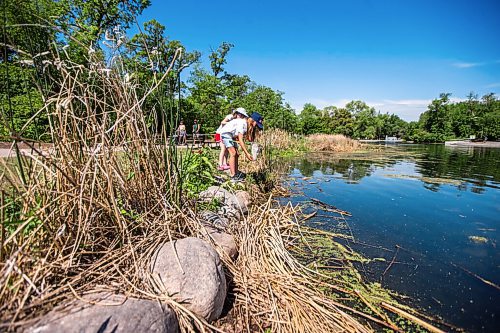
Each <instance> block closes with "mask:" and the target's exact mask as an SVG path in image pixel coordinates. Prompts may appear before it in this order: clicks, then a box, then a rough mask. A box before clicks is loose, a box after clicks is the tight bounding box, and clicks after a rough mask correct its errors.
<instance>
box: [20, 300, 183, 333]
mask: <svg viewBox="0 0 500 333" xmlns="http://www.w3.org/2000/svg"><path fill="white" fill-rule="evenodd" d="M25 332H28V333H66V332H84V333H91V332H92V333H95V332H102V333H105V332H106V333H107V332H110V333H111V332H113V333H115V332H116V333H118V332H121V333H125V332H156V333H177V332H179V323H178V321H177V316H176V314H175V312H174V311H173V310H172V309H170V308H169V307H168V306H166V305H162V304H160V303H158V302H155V301H151V300H146V299H136V298H127V297H126V296H124V295H118V294H112V293H95V294H90V295H86V296H85V297H84V300H74V301H72V302H70V303H68V305H67V307H66V308H65V309H64V310H53V311H52V312H49V313H48V314H47V315H45V316H44V317H42V318H41V320H39V321H38V322H37V323H36V324H35V325H34V326H32V327H30V328H28V329H26V330H25Z"/></svg>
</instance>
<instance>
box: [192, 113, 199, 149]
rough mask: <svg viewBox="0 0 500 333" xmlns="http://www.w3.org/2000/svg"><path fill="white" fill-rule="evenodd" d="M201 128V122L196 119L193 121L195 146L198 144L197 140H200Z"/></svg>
mask: <svg viewBox="0 0 500 333" xmlns="http://www.w3.org/2000/svg"><path fill="white" fill-rule="evenodd" d="M200 129H201V124H200V123H198V120H197V119H195V120H194V122H193V146H194V145H195V144H196V141H200Z"/></svg>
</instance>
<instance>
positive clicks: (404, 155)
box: [293, 145, 500, 194]
mask: <svg viewBox="0 0 500 333" xmlns="http://www.w3.org/2000/svg"><path fill="white" fill-rule="evenodd" d="M402 161H403V162H410V163H413V164H414V170H408V174H399V175H390V174H389V175H388V176H398V177H399V178H415V177H414V176H415V175H416V174H418V175H419V176H420V177H419V180H420V181H422V183H423V186H424V188H426V189H428V190H430V191H433V192H437V191H439V190H440V188H441V186H443V185H454V186H456V188H457V189H458V190H459V191H468V190H470V191H471V192H473V193H476V194H481V193H483V192H484V190H485V188H488V187H489V188H495V189H500V150H499V149H485V148H467V149H459V148H452V147H445V146H444V145H426V146H424V145H397V146H391V147H389V148H387V149H384V150H375V151H373V152H371V153H369V154H368V155H367V154H364V155H359V154H349V155H340V156H339V155H338V154H337V155H328V154H311V155H308V156H306V157H303V158H301V159H300V160H294V161H293V166H294V167H295V168H297V169H298V170H299V171H300V173H301V174H302V175H304V176H306V177H312V176H313V173H314V172H315V171H321V173H323V174H324V175H333V176H336V177H339V178H342V179H343V180H344V181H345V182H346V183H351V184H356V183H358V182H359V181H360V180H361V179H363V178H364V177H368V176H371V175H372V174H373V173H374V172H375V170H376V169H377V168H384V169H386V170H389V171H390V170H391V168H392V167H394V166H395V165H396V164H398V163H401V162H402Z"/></svg>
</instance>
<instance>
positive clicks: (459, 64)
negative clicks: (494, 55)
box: [452, 62, 484, 68]
mask: <svg viewBox="0 0 500 333" xmlns="http://www.w3.org/2000/svg"><path fill="white" fill-rule="evenodd" d="M452 65H453V66H454V67H457V68H472V67H478V66H483V65H484V63H482V62H456V63H454V64H452Z"/></svg>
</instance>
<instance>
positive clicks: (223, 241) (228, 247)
mask: <svg viewBox="0 0 500 333" xmlns="http://www.w3.org/2000/svg"><path fill="white" fill-rule="evenodd" d="M202 223H203V222H202ZM203 224H205V223H203ZM201 233H202V235H203V236H205V237H208V238H210V239H211V241H212V242H213V243H214V244H215V246H216V247H219V248H220V249H221V250H222V251H223V252H224V253H225V254H227V255H228V256H229V257H230V258H231V259H233V260H234V259H236V256H237V255H238V247H237V246H236V242H235V241H234V237H233V236H232V235H230V234H228V233H225V232H223V231H220V230H218V229H217V228H213V227H210V226H204V227H203V229H202V231H201Z"/></svg>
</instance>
